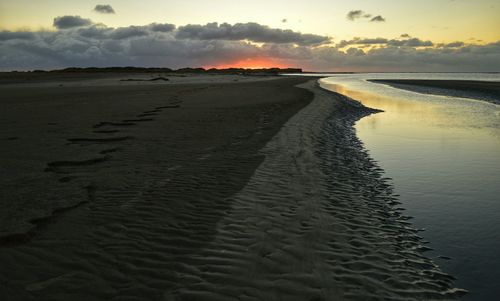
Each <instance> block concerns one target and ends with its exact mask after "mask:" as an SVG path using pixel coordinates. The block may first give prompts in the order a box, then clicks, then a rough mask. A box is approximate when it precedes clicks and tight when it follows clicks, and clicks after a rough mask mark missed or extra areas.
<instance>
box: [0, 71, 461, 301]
mask: <svg viewBox="0 0 500 301" xmlns="http://www.w3.org/2000/svg"><path fill="white" fill-rule="evenodd" d="M234 79H235V78H234V77H228V78H226V79H225V80H224V79H220V80H218V81H215V82H214V81H211V82H210V83H203V80H199V81H198V83H191V84H187V83H186V84H157V85H156V84H155V85H150V84H145V85H135V84H134V85H121V86H117V85H108V84H106V85H88V84H85V85H84V84H73V85H72V86H71V87H66V86H63V87H59V86H58V85H46V83H42V85H40V86H37V84H36V83H34V84H29V85H26V84H21V85H19V84H9V85H4V86H3V87H0V93H1V95H2V96H3V97H2V99H1V105H2V111H1V112H0V114H1V119H0V120H1V122H2V127H1V132H0V137H1V140H0V141H1V146H2V147H1V160H2V161H1V168H2V169H1V172H2V175H3V177H2V178H1V182H0V184H1V199H0V202H1V204H0V205H1V207H0V208H1V211H0V215H1V216H0V223H1V224H0V226H1V243H0V244H1V245H0V266H1V269H0V296H2V300H368V299H370V300H415V299H416V300H433V299H436V300H437V299H440V300H450V299H455V298H457V297H458V296H460V295H461V294H462V293H463V292H462V291H461V290H457V289H455V288H454V287H453V283H452V277H450V276H448V275H446V274H443V273H442V272H441V271H439V269H438V268H437V267H436V266H435V265H434V264H433V263H432V262H431V261H430V260H428V259H426V258H425V257H424V256H423V255H422V252H423V251H424V250H425V246H424V245H423V242H422V241H421V238H419V237H418V235H417V233H418V231H416V230H413V229H412V228H411V225H410V224H409V223H408V222H407V219H408V217H405V216H403V215H401V213H400V211H399V209H398V208H396V207H395V206H397V204H398V202H397V197H396V196H394V195H392V189H391V185H390V181H389V180H388V179H385V178H383V171H382V170H381V169H380V168H378V167H377V165H376V163H375V162H374V161H373V160H372V159H371V158H370V157H369V156H368V154H367V153H366V152H365V151H364V150H363V148H362V145H361V143H360V142H359V140H357V138H356V137H355V134H354V130H353V128H352V124H353V122H355V121H356V120H357V119H359V118H361V117H363V116H366V115H367V114H371V113H374V112H375V111H374V110H371V109H368V108H365V107H363V106H361V105H360V104H358V103H355V102H353V101H352V100H350V99H347V98H344V97H342V96H340V95H337V94H332V93H330V92H326V91H323V90H321V89H320V88H318V87H317V85H316V84H315V83H314V81H312V82H308V83H307V84H303V83H304V82H305V81H306V80H310V79H309V78H296V77H290V78H270V79H269V80H261V79H260V80H259V81H252V80H248V81H247V82H245V83H237V82H234V81H233V80H234ZM298 84H302V86H301V87H302V88H299V87H295V85H298ZM313 95H314V98H313ZM4 96H7V97H4ZM311 100H312V103H310V102H311ZM308 104H309V105H308ZM297 112H298V113H297Z"/></svg>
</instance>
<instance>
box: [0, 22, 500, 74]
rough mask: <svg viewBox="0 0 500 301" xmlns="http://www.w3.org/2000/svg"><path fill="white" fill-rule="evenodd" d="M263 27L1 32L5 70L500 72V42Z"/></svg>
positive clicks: (1, 58) (94, 27)
mask: <svg viewBox="0 0 500 301" xmlns="http://www.w3.org/2000/svg"><path fill="white" fill-rule="evenodd" d="M254 24H256V23H254ZM257 25H258V26H256V28H257V29H259V28H260V29H261V30H262V31H258V30H256V29H254V27H252V26H250V27H248V26H241V27H240V26H239V25H237V24H235V25H227V26H226V28H225V27H224V26H223V25H216V26H215V25H212V27H210V26H208V27H207V25H197V26H196V25H190V26H189V27H188V29H189V28H192V27H194V30H193V31H191V30H188V31H187V32H188V33H189V34H188V35H186V28H185V27H181V28H179V29H176V28H175V25H173V24H168V23H166V24H155V23H153V24H149V25H144V26H127V27H118V28H112V27H107V26H105V25H103V24H95V23H91V24H90V25H88V26H80V27H70V28H65V29H64V30H56V31H33V32H30V31H20V32H15V31H0V40H1V41H2V42H1V43H0V70H31V69H54V68H64V67H71V66H76V67H89V66H97V67H105V66H139V67H140V66H142V67H149V66H157V67H171V68H179V67H185V66H193V67H198V66H217V65H221V64H224V65H230V64H232V63H234V62H238V61H241V60H245V59H253V58H260V59H268V60H271V61H273V62H276V63H277V64H278V63H279V65H282V66H298V67H302V68H304V69H306V70H311V71H422V72H425V71H449V72H454V71H498V70H500V41H499V42H495V43H490V44H486V45H479V44H470V43H473V42H471V41H469V42H468V43H469V44H467V43H464V42H460V41H457V42H453V43H447V44H434V43H433V42H431V41H428V40H422V39H419V38H404V39H402V38H398V39H387V38H383V37H364V38H361V37H358V38H354V39H352V40H344V41H341V42H339V43H337V44H336V45H332V44H330V43H322V44H321V43H310V41H311V40H312V39H309V38H307V37H308V35H304V34H301V33H297V32H293V31H290V32H291V33H292V34H290V33H289V32H287V31H284V30H281V29H273V28H269V27H267V26H263V25H259V24H257ZM220 27H223V30H221V28H220ZM228 28H229V29H228ZM212 29H213V30H214V32H210V30H212ZM181 33H182V34H181ZM313 36H314V35H313ZM317 37H320V38H318V40H319V41H323V40H326V38H325V37H322V36H317ZM256 41H260V42H258V43H255V42H256ZM328 41H329V40H328Z"/></svg>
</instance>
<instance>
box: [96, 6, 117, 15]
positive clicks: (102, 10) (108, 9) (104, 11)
mask: <svg viewBox="0 0 500 301" xmlns="http://www.w3.org/2000/svg"><path fill="white" fill-rule="evenodd" d="M94 11H95V12H97V13H100V14H114V13H115V10H114V9H113V7H111V5H109V4H98V5H96V6H95V7H94Z"/></svg>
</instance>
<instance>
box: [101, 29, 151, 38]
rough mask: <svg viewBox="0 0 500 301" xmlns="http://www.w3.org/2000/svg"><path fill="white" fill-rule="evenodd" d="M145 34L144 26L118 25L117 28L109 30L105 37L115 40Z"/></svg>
mask: <svg viewBox="0 0 500 301" xmlns="http://www.w3.org/2000/svg"><path fill="white" fill-rule="evenodd" d="M146 35H148V31H147V29H146V28H145V27H142V26H128V27H119V28H117V29H114V30H112V31H110V32H109V34H108V35H107V37H108V38H111V39H115V40H123V39H128V38H132V37H141V36H146Z"/></svg>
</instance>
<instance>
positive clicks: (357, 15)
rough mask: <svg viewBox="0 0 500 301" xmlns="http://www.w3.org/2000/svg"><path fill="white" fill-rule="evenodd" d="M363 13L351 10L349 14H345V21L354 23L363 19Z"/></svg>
mask: <svg viewBox="0 0 500 301" xmlns="http://www.w3.org/2000/svg"><path fill="white" fill-rule="evenodd" d="M364 14H365V13H364V12H363V11H362V10H351V11H350V12H348V13H347V19H348V20H351V21H354V20H356V19H359V18H361V17H363V15H364Z"/></svg>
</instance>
